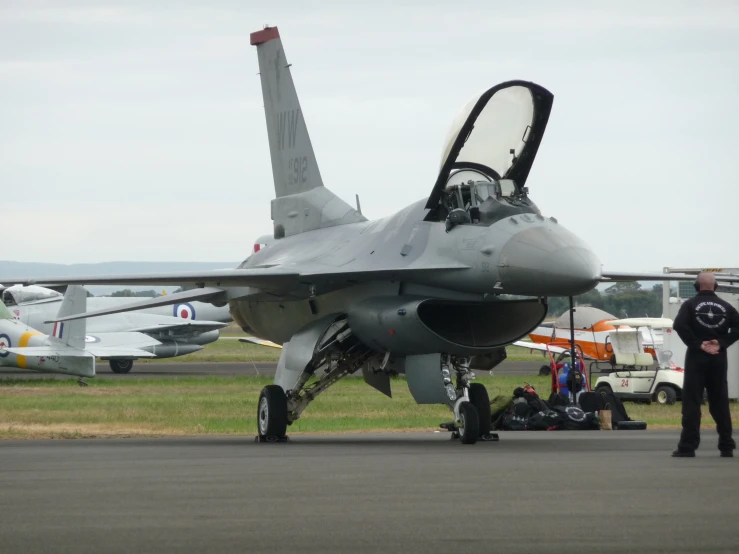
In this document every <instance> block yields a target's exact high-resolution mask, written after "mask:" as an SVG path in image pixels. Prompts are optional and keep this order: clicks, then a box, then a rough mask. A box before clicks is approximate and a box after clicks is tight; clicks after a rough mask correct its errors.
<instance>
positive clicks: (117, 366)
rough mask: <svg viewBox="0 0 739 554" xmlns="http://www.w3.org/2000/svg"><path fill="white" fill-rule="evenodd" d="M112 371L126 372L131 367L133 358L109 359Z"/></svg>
mask: <svg viewBox="0 0 739 554" xmlns="http://www.w3.org/2000/svg"><path fill="white" fill-rule="evenodd" d="M109 363H110V369H111V370H113V373H128V372H129V371H131V369H132V368H133V360H110V362H109Z"/></svg>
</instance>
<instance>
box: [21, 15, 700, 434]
mask: <svg viewBox="0 0 739 554" xmlns="http://www.w3.org/2000/svg"><path fill="white" fill-rule="evenodd" d="M251 44H252V45H255V46H256V48H257V57H258V60H259V75H260V78H261V82H262V92H263V100H264V108H265V115H266V122H267V135H268V140H269V147H270V156H271V161H272V173H273V177H274V186H275V196H276V198H275V199H274V200H272V205H271V215H272V220H273V224H274V236H273V239H274V240H273V241H272V243H271V244H270V245H269V247H268V248H264V249H259V251H257V252H255V253H253V254H252V255H250V256H249V258H247V259H246V260H245V261H244V262H243V263H242V264H241V265H240V266H239V267H238V268H236V269H233V270H222V271H210V272H187V273H178V274H152V275H116V276H105V277H79V278H72V279H70V278H60V279H54V282H56V283H81V284H131V285H144V284H145V285H195V286H196V287H197V288H196V289H194V290H188V291H184V292H180V293H176V294H173V295H170V296H167V297H164V298H155V299H149V300H142V301H138V302H133V303H131V304H130V305H129V306H126V307H123V308H117V309H116V310H96V311H93V312H92V314H87V316H90V315H102V314H106V313H113V312H114V311H116V312H118V311H123V310H124V309H126V310H128V309H140V308H143V307H153V306H163V305H169V304H173V303H176V302H182V301H194V300H202V301H208V302H212V303H214V304H215V305H225V304H226V303H228V305H229V308H230V311H231V315H232V316H233V318H234V320H235V321H236V322H238V324H239V325H240V326H241V327H242V328H243V329H244V330H245V331H246V332H247V333H250V334H253V335H254V336H256V337H259V338H262V339H266V340H269V341H273V342H275V343H277V344H281V345H282V347H283V348H282V350H281V353H280V360H279V363H278V367H277V373H276V376H275V382H274V384H273V385H268V386H266V387H265V388H264V389H263V390H262V392H261V394H260V398H259V402H258V413H257V429H258V432H259V437H260V438H261V439H263V440H280V439H282V438H283V437H285V433H286V430H287V426H288V425H289V424H290V423H292V422H293V421H295V420H297V419H298V418H299V417H300V416H301V413H302V412H303V410H304V409H305V408H306V407H307V406H308V405H309V403H310V402H311V401H312V400H313V399H314V398H315V397H316V396H317V395H318V394H320V393H321V392H323V391H324V390H326V389H327V388H329V387H330V386H331V385H332V384H333V383H335V382H336V381H338V380H339V379H341V378H342V377H344V376H345V375H348V374H351V373H354V372H357V371H360V370H361V371H362V372H363V374H364V378H365V380H366V381H367V383H369V384H370V385H371V386H373V387H375V388H376V389H378V390H380V391H381V392H383V393H385V394H387V395H390V392H391V391H390V378H389V373H390V372H403V373H405V375H406V379H407V384H408V387H409V389H410V391H411V394H412V395H413V397H414V399H415V400H416V402H418V403H419V404H445V405H447V406H448V407H449V408H450V409H451V410H452V411H453V413H454V419H455V424H454V425H455V427H454V430H455V433H456V434H457V435H458V436H459V438H460V439H461V441H462V442H463V443H474V442H476V441H477V440H478V438H479V437H486V436H487V435H488V433H489V431H490V405H489V401H488V394H487V391H486V390H485V387H484V386H482V385H480V384H478V383H473V382H472V379H473V378H474V376H473V374H472V373H471V372H470V370H469V368H470V364H471V362H472V361H473V359H474V363H475V364H476V367H484V368H485V369H490V368H492V367H493V366H495V365H496V364H498V363H499V362H500V361H502V360H503V359H504V358H505V349H504V347H505V346H506V345H508V344H511V343H512V342H514V341H516V340H518V339H519V338H521V337H524V336H526V335H527V334H528V333H530V332H531V331H532V330H533V329H534V328H535V327H536V326H537V325H538V324H539V323H540V322H541V321H542V320H543V318H544V316H545V314H546V312H547V301H546V299H547V297H549V296H574V295H577V294H580V293H583V292H586V291H588V290H590V289H592V288H593V287H594V286H595V285H596V284H597V283H598V282H599V281H600V280H610V279H614V280H649V279H655V278H657V279H658V280H664V276H658V277H656V276H655V275H651V276H649V275H646V276H645V275H633V274H623V273H621V274H606V275H602V274H601V266H600V262H599V261H598V259H597V258H596V256H595V255H594V254H593V253H592V251H591V250H590V248H589V247H588V246H587V245H586V244H585V243H584V242H583V241H582V240H580V239H579V238H578V237H576V236H575V235H573V234H572V233H571V232H569V231H568V230H567V229H565V228H564V227H563V226H562V225H561V224H560V223H559V222H558V221H557V220H556V219H555V218H553V217H546V216H544V215H543V214H542V213H541V212H540V210H539V208H538V207H537V206H536V205H535V204H534V202H533V200H532V198H531V197H530V195H529V190H528V188H527V187H526V186H525V185H526V180H527V178H528V174H529V171H530V169H531V166H532V164H533V162H534V158H535V156H536V152H537V150H538V148H539V146H540V144H541V140H542V138H543V135H544V130H545V129H546V125H547V121H548V119H549V113H550V110H551V107H552V102H553V95H552V94H551V93H550V92H549V91H548V90H546V89H545V88H543V87H541V86H539V85H537V84H534V83H530V82H526V81H509V82H506V83H501V84H499V85H497V86H494V87H492V88H490V89H488V90H487V91H485V92H484V93H482V94H481V95H480V96H478V97H476V98H474V99H473V101H472V102H471V103H470V104H468V105H467V107H466V108H465V109H464V111H463V112H462V113H461V114H460V116H459V118H458V119H457V120H456V121H455V123H454V125H453V127H452V130H451V132H450V135H449V139H448V142H447V145H446V148H445V150H444V155H443V158H442V162H441V166H440V168H439V172H438V176H437V178H436V180H435V182H434V183H431V187H430V193H429V195H428V197H426V198H423V199H421V200H419V201H418V202H416V203H414V204H412V205H410V206H408V207H406V208H403V209H402V210H400V211H399V212H397V213H396V214H394V215H392V216H389V217H386V218H384V219H381V220H376V221H368V220H367V219H366V218H365V217H364V216H363V215H362V214H361V213H360V212H359V211H358V210H355V209H354V208H352V207H351V206H350V205H349V204H347V203H346V202H344V201H343V200H341V199H340V198H338V197H337V196H336V195H334V194H333V193H332V192H331V191H329V190H328V189H327V188H325V187H324V185H323V180H322V178H321V174H320V171H319V169H318V164H317V161H316V157H315V155H314V152H313V147H312V146H311V142H310V138H309V136H308V131H307V127H306V123H305V119H304V117H303V112H302V110H301V107H300V104H299V102H298V97H297V94H296V91H295V88H294V85H293V79H292V75H291V66H290V64H288V63H287V60H286V58H285V52H284V49H283V46H282V41H281V39H280V35H279V32H278V30H277V28H276V27H267V28H265V29H263V30H261V31H258V32H255V33H252V35H251ZM670 278H671V279H672V280H677V279H680V278H681V277H680V276H675V275H671V276H670ZM687 278H689V279H693V277H690V276H688V277H687ZM17 282H30V280H29V279H21V280H19V281H17ZM503 294H505V295H523V296H524V297H522V298H518V299H508V298H506V297H503V296H502V295H503ZM72 319H74V318H73V317H72V318H70V317H64V318H58V320H59V321H69V320H72Z"/></svg>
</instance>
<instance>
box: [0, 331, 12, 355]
mask: <svg viewBox="0 0 739 554" xmlns="http://www.w3.org/2000/svg"><path fill="white" fill-rule="evenodd" d="M10 347H11V344H10V337H9V336H8V335H6V334H1V335H0V348H10ZM8 354H10V352H8V351H7V350H6V351H5V352H0V358H5V357H6V356H7V355H8Z"/></svg>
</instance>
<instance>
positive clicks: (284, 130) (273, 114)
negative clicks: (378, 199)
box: [251, 27, 366, 239]
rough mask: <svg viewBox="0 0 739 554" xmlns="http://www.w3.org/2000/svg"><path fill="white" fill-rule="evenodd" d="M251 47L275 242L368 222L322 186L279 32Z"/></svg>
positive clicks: (256, 38) (261, 36) (254, 38)
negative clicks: (256, 63)
mask: <svg viewBox="0 0 739 554" xmlns="http://www.w3.org/2000/svg"><path fill="white" fill-rule="evenodd" d="M251 44H252V46H256V47H257V57H258V59H259V75H260V77H261V80H262V96H263V98H264V115H265V117H266V119H267V136H268V138H269V153H270V157H271V159H272V177H273V179H274V182H275V199H274V200H272V221H273V222H274V237H275V238H276V239H279V238H282V237H285V236H290V235H295V234H297V233H304V232H306V231H312V230H314V229H320V228H323V227H332V226H335V225H344V224H346V223H356V222H359V221H366V219H365V218H364V217H363V216H362V215H361V214H360V213H358V212H357V211H356V210H355V209H354V208H352V207H351V206H349V205H348V204H347V203H346V202H344V201H343V200H341V198H339V197H338V196H336V195H335V194H333V193H332V192H331V191H329V190H328V189H326V188H325V187H324V186H323V180H322V179H321V173H320V171H319V170H318V162H317V161H316V156H315V154H314V153H313V146H312V145H311V142H310V137H309V136H308V128H307V127H306V125H305V120H304V119H303V112H302V110H301V109H300V102H298V93H297V92H296V91H295V85H294V84H293V78H292V75H291V73H290V64H288V63H287V60H286V59H285V51H284V49H283V48H282V39H280V33H279V31H278V30H277V27H266V28H264V29H262V30H261V31H257V32H256V33H252V34H251ZM298 214H300V216H301V217H297V215H298Z"/></svg>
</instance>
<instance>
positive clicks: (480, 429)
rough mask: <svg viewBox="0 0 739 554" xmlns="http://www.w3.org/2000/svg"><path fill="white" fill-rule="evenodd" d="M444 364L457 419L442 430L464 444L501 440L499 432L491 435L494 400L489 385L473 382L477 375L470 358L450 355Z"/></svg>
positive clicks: (443, 374)
mask: <svg viewBox="0 0 739 554" xmlns="http://www.w3.org/2000/svg"><path fill="white" fill-rule="evenodd" d="M444 361H445V362H446V363H443V364H442V369H441V373H442V377H443V379H444V384H445V386H446V389H447V395H448V397H449V402H447V404H448V406H449V407H450V408H451V410H452V411H453V412H454V416H455V420H454V421H453V422H449V423H442V424H441V426H440V427H441V428H442V429H446V430H448V431H451V432H452V439H453V440H456V439H459V441H460V442H461V443H462V444H475V443H476V442H477V441H478V440H482V441H497V440H499V437H498V434H497V433H491V430H492V421H491V418H492V414H491V413H490V397H489V396H488V391H487V389H486V388H485V385H482V384H480V383H470V380H472V379H474V378H475V375H474V373H472V371H470V364H469V359H468V358H461V357H459V358H458V357H453V356H448V357H446V359H445V360H444ZM450 369H452V370H453V371H454V372H455V374H456V381H457V382H456V385H457V386H456V387H454V386H453V385H452V379H451V373H450Z"/></svg>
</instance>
